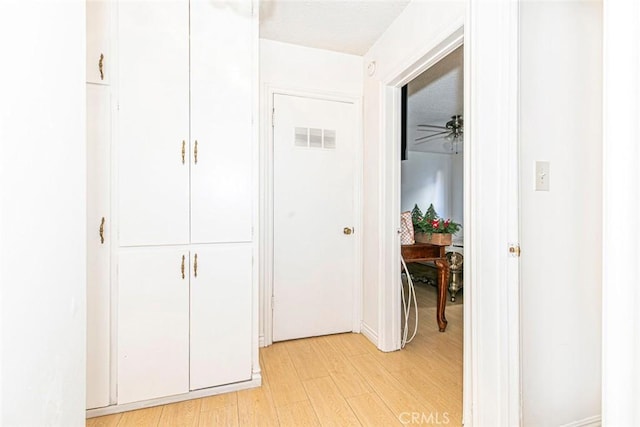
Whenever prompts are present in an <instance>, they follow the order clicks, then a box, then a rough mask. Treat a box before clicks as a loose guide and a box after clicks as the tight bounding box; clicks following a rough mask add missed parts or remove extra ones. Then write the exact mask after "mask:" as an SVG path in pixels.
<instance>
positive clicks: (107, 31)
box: [86, 0, 111, 84]
mask: <svg viewBox="0 0 640 427" xmlns="http://www.w3.org/2000/svg"><path fill="white" fill-rule="evenodd" d="M109 5H110V1H109V0H87V9H86V13H87V82H88V83H101V84H109V80H110V77H111V72H110V69H109V66H110V65H111V55H110V53H111V52H110V49H109V48H110V39H111V27H110V22H111V17H110V13H111V11H110V6H109Z"/></svg>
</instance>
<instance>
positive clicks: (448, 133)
mask: <svg viewBox="0 0 640 427" xmlns="http://www.w3.org/2000/svg"><path fill="white" fill-rule="evenodd" d="M417 130H418V131H419V132H429V134H428V135H424V136H421V137H418V138H416V140H415V142H416V144H422V143H425V142H427V141H430V140H432V139H439V138H444V139H445V140H446V141H447V142H446V143H445V147H446V148H448V149H450V150H451V151H455V153H456V154H458V145H459V144H460V143H462V134H463V132H464V127H463V121H462V116H461V115H455V116H451V120H449V121H448V122H447V123H446V124H445V125H444V126H437V125H418V129H417Z"/></svg>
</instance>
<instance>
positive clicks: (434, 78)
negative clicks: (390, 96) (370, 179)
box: [407, 47, 464, 153]
mask: <svg viewBox="0 0 640 427" xmlns="http://www.w3.org/2000/svg"><path fill="white" fill-rule="evenodd" d="M462 49H463V48H462V47H459V48H458V49H456V50H454V51H453V52H451V53H450V54H449V55H447V56H446V57H444V58H443V59H442V60H441V61H440V62H438V63H437V64H435V65H434V66H433V67H431V68H429V69H428V70H426V71H425V72H424V73H422V74H420V75H419V76H418V77H416V78H415V79H414V80H412V81H411V82H410V83H409V87H408V89H407V92H408V101H407V111H408V113H407V128H408V129H407V149H408V150H409V151H423V152H435V153H450V152H451V148H450V146H449V145H446V144H445V143H446V140H445V139H444V138H431V139H430V140H428V142H424V143H422V144H416V143H415V140H416V138H419V137H421V136H425V135H429V133H427V132H419V131H417V130H416V128H417V125H419V124H429V125H437V126H444V125H445V124H446V123H447V122H448V121H449V120H451V116H453V115H456V114H460V115H462V113H463V111H462V110H463V105H464V104H463V94H464V92H463V76H464V72H463V67H462V60H463V50H462ZM461 149H462V146H460V151H461Z"/></svg>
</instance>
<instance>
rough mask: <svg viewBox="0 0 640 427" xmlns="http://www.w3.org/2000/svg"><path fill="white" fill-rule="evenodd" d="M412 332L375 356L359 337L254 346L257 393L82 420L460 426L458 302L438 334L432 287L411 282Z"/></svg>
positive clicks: (121, 423) (104, 422)
mask: <svg viewBox="0 0 640 427" xmlns="http://www.w3.org/2000/svg"><path fill="white" fill-rule="evenodd" d="M416 293H417V295H418V313H419V318H420V326H419V330H418V335H417V336H416V338H415V339H414V340H413V342H411V343H409V344H408V345H407V346H406V348H405V349H404V350H401V351H397V352H393V353H382V352H380V351H378V350H377V349H376V348H375V346H374V345H373V344H371V343H370V342H369V340H367V339H366V338H365V337H364V336H362V335H360V334H340V335H330V336H324V337H316V338H308V339H302V340H295V341H287V342H280V343H276V344H274V345H272V346H270V347H266V348H262V349H260V365H261V367H262V374H263V385H262V387H260V388H256V389H251V390H244V391H240V392H234V393H228V394H223V395H218V396H212V397H207V398H202V399H195V400H190V401H186V402H181V403H175V404H171V405H165V406H157V407H153V408H147V409H141V410H137V411H131V412H125V413H122V414H115V415H109V416H104V417H99V418H92V419H89V420H87V426H91V427H94V426H119V427H125V426H253V425H263V426H278V425H280V426H296V427H302V426H317V425H322V426H359V425H363V426H392V425H402V424H404V425H421V424H422V425H449V426H456V425H461V423H462V422H461V420H462V304H460V302H461V300H462V298H461V295H459V298H458V301H456V304H455V305H448V306H447V311H446V316H447V320H448V321H449V325H448V327H447V330H446V332H444V333H440V332H438V329H437V325H436V320H435V318H436V316H435V288H433V287H431V286H429V285H418V286H417V291H416Z"/></svg>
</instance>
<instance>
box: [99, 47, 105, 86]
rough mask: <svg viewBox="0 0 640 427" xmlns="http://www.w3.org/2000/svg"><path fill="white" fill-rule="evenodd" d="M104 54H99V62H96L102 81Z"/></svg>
mask: <svg viewBox="0 0 640 427" xmlns="http://www.w3.org/2000/svg"><path fill="white" fill-rule="evenodd" d="M103 66H104V54H102V53H101V54H100V60H99V61H98V70H99V71H100V80H104V68H103Z"/></svg>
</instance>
